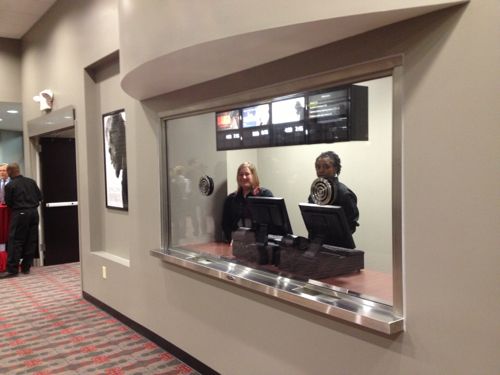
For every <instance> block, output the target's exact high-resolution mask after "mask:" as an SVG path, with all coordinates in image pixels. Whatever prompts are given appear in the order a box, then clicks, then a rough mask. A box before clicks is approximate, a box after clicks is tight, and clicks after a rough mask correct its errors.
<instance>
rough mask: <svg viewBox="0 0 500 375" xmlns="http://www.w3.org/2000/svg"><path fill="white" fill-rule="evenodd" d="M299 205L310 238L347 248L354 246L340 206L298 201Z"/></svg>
mask: <svg viewBox="0 0 500 375" xmlns="http://www.w3.org/2000/svg"><path fill="white" fill-rule="evenodd" d="M299 207H300V213H301V214H302V218H303V219H304V224H305V225H306V228H307V231H308V232H309V239H310V240H315V241H321V242H322V244H325V245H332V246H339V247H345V248H348V249H354V248H355V247H356V245H355V244H354V239H353V238H352V234H351V231H350V229H349V226H348V225H347V219H346V217H345V213H344V209H343V208H342V207H340V206H326V205H325V206H320V205H317V204H312V203H299Z"/></svg>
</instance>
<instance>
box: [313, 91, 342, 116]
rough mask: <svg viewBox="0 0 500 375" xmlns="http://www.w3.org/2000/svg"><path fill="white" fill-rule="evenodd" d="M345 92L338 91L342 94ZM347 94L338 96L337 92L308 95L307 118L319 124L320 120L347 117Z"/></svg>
mask: <svg viewBox="0 0 500 375" xmlns="http://www.w3.org/2000/svg"><path fill="white" fill-rule="evenodd" d="M344 92H345V90H340V93H344ZM346 95H347V94H344V95H341V96H339V91H330V92H324V93H321V94H315V95H310V96H309V98H308V108H309V118H310V119H316V121H318V122H321V120H322V119H327V118H332V117H345V116H347V105H348V104H347V103H348V102H347V96H346Z"/></svg>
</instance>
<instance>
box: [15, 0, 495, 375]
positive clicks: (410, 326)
mask: <svg viewBox="0 0 500 375" xmlns="http://www.w3.org/2000/svg"><path fill="white" fill-rule="evenodd" d="M123 4H125V2H123ZM137 4H139V3H137ZM141 4H143V5H141V6H144V7H154V2H144V3H142V2H141ZM220 6H223V5H220ZM497 10H498V2H497V1H496V0H482V1H473V2H471V3H469V4H468V5H467V6H466V7H459V8H456V9H451V10H445V11H442V12H439V13H437V14H434V15H429V16H426V17H423V18H419V19H415V20H413V21H411V22H407V23H403V24H399V25H394V26H390V27H387V28H384V29H382V30H378V31H375V32H371V33H367V34H365V35H361V36H359V37H355V38H351V39H347V40H345V41H341V42H339V43H336V44H333V45H330V46H326V47H322V48H320V49H317V50H312V51H310V52H308V53H305V54H299V55H297V56H295V57H292V58H290V59H284V60H282V61H279V62H276V63H272V64H268V65H265V66H263V67H260V68H257V69H253V70H250V71H246V72H242V73H238V74H235V75H233V76H229V77H227V78H221V79H219V80H216V81H214V82H210V83H207V84H205V85H199V86H196V87H192V88H189V89H185V90H181V91H179V92H176V93H174V94H172V95H167V96H165V97H163V98H161V99H160V100H157V101H154V102H148V103H145V105H143V104H141V103H139V102H137V101H134V100H132V99H123V100H124V107H125V109H126V111H127V120H128V123H127V151H128V153H127V154H128V161H129V162H128V172H129V201H130V206H129V212H128V215H129V217H128V220H127V223H126V224H125V227H124V228H121V227H122V226H123V223H122V222H121V221H119V220H116V221H110V225H115V226H116V227H120V228H121V230H122V231H123V232H127V245H126V246H128V251H127V253H128V259H127V261H120V260H117V259H114V258H113V257H112V256H106V255H104V254H107V253H109V252H107V251H106V249H107V247H108V241H111V239H107V238H106V237H105V236H104V234H103V233H102V230H103V228H100V229H99V230H97V229H96V228H95V227H92V226H91V221H93V220H94V219H95V218H94V216H93V215H94V214H97V215H101V220H104V217H103V214H102V213H99V212H98V211H99V207H98V206H97V205H100V204H101V202H103V201H104V199H103V194H104V187H103V186H102V182H101V180H100V179H99V174H100V173H101V171H100V170H99V168H100V167H97V168H96V163H99V162H100V161H99V160H98V157H97V156H96V155H98V153H99V152H100V151H99V149H100V146H101V144H100V139H99V137H100V133H99V134H98V132H97V130H96V129H98V128H97V126H98V125H97V124H99V122H96V121H98V119H99V118H100V117H99V116H100V114H98V113H94V115H92V113H93V112H95V111H94V110H95V109H96V108H97V107H96V104H95V103H94V102H92V101H90V98H89V94H88V91H87V94H85V92H86V90H85V88H86V85H88V84H89V82H88V78H86V76H85V74H84V67H86V66H88V65H89V64H92V63H93V62H95V61H97V60H98V59H100V58H102V57H104V56H106V55H108V54H109V53H111V52H113V51H114V50H116V49H117V48H118V47H119V44H120V42H119V36H118V19H117V17H118V15H117V12H116V1H112V0H104V1H103V0H100V1H97V0H93V1H83V0H72V1H69V0H63V1H59V2H58V3H57V4H56V5H55V6H54V7H53V8H51V10H50V11H49V13H48V14H47V15H46V16H45V17H44V19H43V20H42V21H41V22H39V23H38V24H37V25H36V27H35V28H34V29H33V30H32V31H31V32H30V33H29V34H28V35H27V37H26V38H25V40H24V41H23V45H24V54H23V62H22V76H23V106H24V110H25V116H24V118H25V119H27V120H29V119H31V118H34V117H37V116H38V108H35V105H36V103H34V102H33V101H32V100H31V97H32V95H33V93H34V92H37V91H39V90H40V89H41V88H45V87H51V88H52V89H54V90H55V92H56V98H57V99H56V106H61V107H62V106H65V105H70V104H72V105H74V106H75V107H76V116H77V121H78V125H77V132H76V140H77V156H78V191H79V196H80V202H81V205H80V206H79V210H80V233H81V235H80V236H81V251H82V256H81V263H82V271H83V290H84V291H86V292H87V293H90V294H91V295H93V296H94V297H96V298H98V299H99V300H101V301H103V302H104V303H106V304H108V305H109V306H111V307H113V308H115V309H117V310H119V311H121V312H122V313H123V314H125V315H126V316H128V317H129V318H131V319H133V320H135V321H137V322H139V323H140V324H142V325H144V326H146V327H148V328H150V329H152V330H153V331H155V332H156V333H158V334H160V335H161V336H163V337H164V338H165V339H167V340H169V341H170V342H172V343H174V344H175V345H177V346H178V347H180V348H182V349H183V350H185V351H187V352H188V353H190V354H191V355H193V356H194V357H196V358H198V359H199V360H201V361H203V362H205V363H206V364H207V365H209V366H211V367H213V368H214V369H216V370H218V371H220V372H221V373H223V374H257V373H258V374H311V373H327V374H329V373H341V374H342V373H344V374H360V373H366V374H443V373H450V374H471V373H480V374H494V373H496V372H497V371H498V368H499V365H500V364H499V359H498V350H497V339H498V336H499V324H498V323H497V322H496V321H495V319H496V317H497V316H498V315H499V312H500V306H499V301H500V299H499V298H498V292H497V284H498V276H497V275H498V270H497V265H498V264H499V261H500V259H499V258H500V255H499V252H498V244H499V243H500V238H499V234H498V233H500V231H499V230H498V222H499V219H500V218H499V214H498V206H497V205H496V203H495V202H498V201H499V198H500V197H499V193H498V186H499V183H500V174H499V173H498V167H497V165H496V164H497V163H495V161H497V160H498V157H499V151H498V150H499V147H498V139H499V136H500V134H499V133H500V130H499V127H498V115H499V113H498V105H497V103H496V102H497V88H498V87H499V86H500V77H499V76H498V71H497V70H498V65H499V62H500V56H499V54H500V50H499V49H498V48H497V45H498V40H499V36H500V35H499V27H498V21H497ZM286 11H287V9H286V8H284V12H286ZM267 16H268V17H271V16H272V15H267ZM147 21H148V20H145V22H147ZM121 27H126V24H121ZM81 30H85V32H84V33H83V32H81ZM141 30H144V33H147V27H145V25H144V27H143V28H142V29H141ZM142 39H143V42H145V43H148V42H149V40H148V38H147V34H144V38H142ZM398 52H401V53H403V54H404V66H403V83H404V89H403V98H404V99H403V141H402V142H403V144H402V148H403V162H402V165H403V181H402V185H403V202H402V205H403V248H404V292H405V318H406V332H404V333H403V334H400V335H398V336H396V337H393V338H387V337H384V336H381V335H378V334H375V333H373V332H369V331H366V330H363V329H360V328H357V327H353V326H350V325H347V324H345V323H342V322H340V321H335V320H330V319H326V318H324V317H322V316H318V315H317V314H314V313H310V312H307V311H304V310H302V309H299V308H296V307H293V306H290V305H288V304H285V303H281V302H277V301H274V300H272V299H269V298H267V297H264V296H260V295H256V294H254V293H252V292H249V291H246V290H242V289H239V288H236V287H234V286H230V285H227V284H224V283H222V282H219V281H217V280H213V279H210V278H207V277H204V276H200V275H197V274H193V273H191V272H189V271H186V270H182V269H178V268H176V267H174V266H170V265H166V264H162V263H161V262H160V261H159V260H158V259H156V258H153V257H151V256H149V254H148V250H149V249H152V248H156V247H159V245H160V209H159V202H160V200H159V196H160V192H159V151H158V142H159V127H160V121H159V119H158V117H157V115H156V113H157V112H156V111H157V110H166V109H168V108H172V107H175V106H178V105H183V104H186V103H190V102H192V101H193V100H194V98H200V97H202V96H205V97H209V96H222V95H224V94H225V93H226V92H227V90H228V87H231V85H228V82H231V81H233V82H238V83H239V84H240V87H241V89H242V90H244V89H245V88H246V87H251V86H252V85H264V84H268V83H272V82H273V81H280V80H286V79H289V78H293V77H300V76H302V75H305V74H309V73H311V71H314V70H317V71H321V70H328V69H333V68H336V67H341V66H346V65H350V64H353V63H356V62H359V61H366V60H370V59H374V58H378V57H383V56H386V55H391V54H394V53H398ZM311 61H314V64H311ZM127 66H130V64H129V63H127ZM47 67H50V69H49V70H48V69H47ZM167 73H168V72H166V74H167ZM113 90H116V91H115V92H117V91H119V89H118V88H116V87H115V88H113ZM93 103H94V104H93ZM96 181H97V182H96ZM97 185H101V186H97ZM91 213H92V215H91ZM113 230H116V228H114V229H113ZM113 230H112V231H113ZM112 231H111V232H112ZM96 236H97V237H99V238H97V240H96V241H94V240H93V238H95V237H96ZM113 240H116V239H113ZM102 253H104V254H102ZM112 255H113V254H112ZM121 258H123V257H120V259H121ZM102 265H106V266H107V267H108V278H107V279H106V280H104V279H102V278H101V266H102Z"/></svg>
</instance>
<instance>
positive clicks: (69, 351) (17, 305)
mask: <svg viewBox="0 0 500 375" xmlns="http://www.w3.org/2000/svg"><path fill="white" fill-rule="evenodd" d="M0 374H39V375H42V374H43V375H48V374H114V375H119V374H127V375H128V374H140V375H143V374H165V375H166V374H168V375H174V374H198V373H197V372H196V371H194V370H193V369H191V368H190V367H189V366H187V365H186V364H184V363H183V362H181V361H180V360H178V359H177V358H175V357H174V356H173V355H171V354H170V353H167V352H165V351H164V350H163V349H161V348H159V347H158V346H157V345H156V344H154V343H153V342H151V341H149V340H147V339H146V338H144V337H142V336H140V335H139V334H137V333H136V332H134V331H132V330H131V329H130V328H128V327H127V326H125V325H123V324H122V323H120V322H119V321H118V320H116V319H114V318H113V317H111V316H110V315H108V314H107V313H105V312H103V311H102V310H100V309H98V308H97V307H95V306H94V305H92V304H90V303H89V302H87V301H85V300H84V299H82V297H81V288H80V265H79V264H78V263H70V264H62V265H57V266H49V267H33V268H32V271H31V273H30V274H29V275H22V274H21V275H20V276H17V277H14V278H8V279H3V280H0Z"/></svg>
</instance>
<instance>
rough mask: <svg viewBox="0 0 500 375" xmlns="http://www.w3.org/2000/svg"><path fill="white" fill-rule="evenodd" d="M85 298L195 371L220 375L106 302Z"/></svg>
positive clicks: (90, 297)
mask: <svg viewBox="0 0 500 375" xmlns="http://www.w3.org/2000/svg"><path fill="white" fill-rule="evenodd" d="M82 294H83V298H84V299H85V300H87V301H89V302H90V303H92V304H93V305H95V306H97V307H99V308H100V309H101V310H104V311H106V312H107V313H108V314H110V315H111V316H113V317H114V318H116V319H118V320H119V321H120V322H122V323H123V324H125V325H126V326H128V327H130V328H131V329H133V330H134V331H136V332H137V333H139V334H141V335H142V336H144V337H146V338H147V339H148V340H151V341H152V342H154V343H155V344H156V345H158V346H159V347H160V348H162V349H163V350H165V351H167V352H169V353H170V354H172V355H174V356H175V357H177V358H178V359H180V360H181V361H182V362H184V363H185V364H187V365H188V366H190V367H191V368H193V369H194V370H196V371H198V372H199V373H200V374H203V375H220V374H219V373H218V372H217V371H214V370H212V369H211V368H210V367H208V366H207V365H205V364H204V363H202V362H200V361H199V360H197V359H196V358H194V357H193V356H191V355H189V354H188V353H186V352H185V351H183V350H182V349H179V348H178V347H177V346H175V345H174V344H172V343H171V342H169V341H167V340H165V339H164V338H163V337H161V336H158V335H157V334H156V333H154V332H153V331H151V330H149V329H147V328H146V327H144V326H142V325H140V324H139V323H137V322H134V321H133V320H132V319H130V318H127V317H126V316H125V315H123V314H122V313H121V312H119V311H117V310H115V309H113V308H112V307H109V306H108V305H106V304H105V303H104V302H101V301H99V300H98V299H97V298H95V297H92V296H91V295H90V294H88V293H86V292H82Z"/></svg>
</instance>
